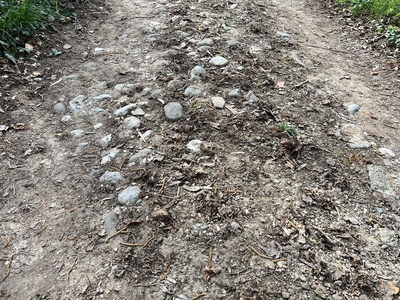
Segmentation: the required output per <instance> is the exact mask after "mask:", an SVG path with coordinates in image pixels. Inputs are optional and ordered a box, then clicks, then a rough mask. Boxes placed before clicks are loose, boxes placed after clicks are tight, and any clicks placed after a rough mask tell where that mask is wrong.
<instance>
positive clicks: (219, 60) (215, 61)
mask: <svg viewBox="0 0 400 300" xmlns="http://www.w3.org/2000/svg"><path fill="white" fill-rule="evenodd" d="M210 63H211V64H212V65H214V66H216V67H225V66H226V65H227V64H228V63H229V61H228V60H227V59H226V58H224V57H222V56H214V57H213V58H211V59H210Z"/></svg>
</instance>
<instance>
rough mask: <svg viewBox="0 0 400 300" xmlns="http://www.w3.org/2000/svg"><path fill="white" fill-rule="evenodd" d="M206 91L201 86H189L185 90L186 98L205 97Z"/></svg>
mask: <svg viewBox="0 0 400 300" xmlns="http://www.w3.org/2000/svg"><path fill="white" fill-rule="evenodd" d="M203 92H204V89H203V88H202V87H199V86H194V85H192V86H189V87H187V88H186V89H185V96H186V97H199V96H201V95H203Z"/></svg>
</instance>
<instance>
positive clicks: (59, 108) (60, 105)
mask: <svg viewBox="0 0 400 300" xmlns="http://www.w3.org/2000/svg"><path fill="white" fill-rule="evenodd" d="M65 110H66V108H65V105H64V103H61V102H59V103H56V104H54V106H53V111H54V112H55V113H56V114H61V113H63V112H65Z"/></svg>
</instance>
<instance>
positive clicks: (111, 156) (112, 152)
mask: <svg viewBox="0 0 400 300" xmlns="http://www.w3.org/2000/svg"><path fill="white" fill-rule="evenodd" d="M119 152H121V150H120V149H118V148H113V149H111V150H110V152H109V153H108V154H107V155H106V156H103V157H102V158H101V162H100V164H101V165H106V164H108V163H110V162H111V161H112V160H113V159H114V158H115V157H116V156H117V154H118V153H119Z"/></svg>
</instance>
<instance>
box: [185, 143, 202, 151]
mask: <svg viewBox="0 0 400 300" xmlns="http://www.w3.org/2000/svg"><path fill="white" fill-rule="evenodd" d="M202 143H203V142H202V141H200V140H191V141H190V142H189V143H188V144H187V145H186V147H187V148H188V149H189V151H190V152H192V153H195V154H199V153H201V149H200V147H201V144H202Z"/></svg>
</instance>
